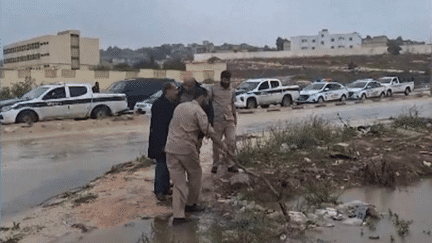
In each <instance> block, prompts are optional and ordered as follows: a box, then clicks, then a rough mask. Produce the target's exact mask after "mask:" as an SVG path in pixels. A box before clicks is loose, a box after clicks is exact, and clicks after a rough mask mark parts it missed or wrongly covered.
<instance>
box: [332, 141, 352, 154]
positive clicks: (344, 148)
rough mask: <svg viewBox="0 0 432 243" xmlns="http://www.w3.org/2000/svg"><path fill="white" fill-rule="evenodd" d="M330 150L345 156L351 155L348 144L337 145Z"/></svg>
mask: <svg viewBox="0 0 432 243" xmlns="http://www.w3.org/2000/svg"><path fill="white" fill-rule="evenodd" d="M330 149H331V150H333V151H337V152H339V153H343V154H350V152H351V150H350V145H349V144H348V143H337V144H333V145H331V146H330Z"/></svg>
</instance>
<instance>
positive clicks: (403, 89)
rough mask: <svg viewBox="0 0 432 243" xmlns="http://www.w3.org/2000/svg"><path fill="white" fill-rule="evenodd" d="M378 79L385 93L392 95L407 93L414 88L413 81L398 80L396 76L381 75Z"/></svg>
mask: <svg viewBox="0 0 432 243" xmlns="http://www.w3.org/2000/svg"><path fill="white" fill-rule="evenodd" d="M378 81H380V83H381V84H382V85H384V86H385V87H386V95H387V96H388V97H389V96H392V94H394V93H404V94H405V95H409V94H410V93H411V91H413V89H414V82H403V83H402V82H400V81H399V78H398V77H382V78H380V79H379V80H378Z"/></svg>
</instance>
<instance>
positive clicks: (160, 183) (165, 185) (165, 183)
mask: <svg viewBox="0 0 432 243" xmlns="http://www.w3.org/2000/svg"><path fill="white" fill-rule="evenodd" d="M169 188H170V175H169V171H168V167H167V163H166V153H162V154H161V155H160V156H158V158H156V169H155V180H154V193H155V194H161V195H167V194H168V190H169Z"/></svg>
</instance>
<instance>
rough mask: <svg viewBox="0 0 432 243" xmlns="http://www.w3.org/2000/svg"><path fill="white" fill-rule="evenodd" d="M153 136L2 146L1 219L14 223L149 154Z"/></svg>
mask: <svg viewBox="0 0 432 243" xmlns="http://www.w3.org/2000/svg"><path fill="white" fill-rule="evenodd" d="M146 150H147V136H144V135H143V134H141V133H135V134H133V135H128V134H118V135H108V136H95V135H92V136H86V135H74V136H62V137H56V138H45V139H27V140H21V141H10V142H3V143H2V168H1V169H2V188H1V189H2V197H1V203H2V207H1V215H2V218H6V219H7V218H8V217H10V216H12V215H14V214H16V213H18V212H20V211H22V210H26V209H28V208H30V207H31V206H34V205H36V204H38V203H40V202H42V201H43V200H45V199H47V198H50V197H52V196H55V195H57V194H59V193H62V192H64V191H66V190H69V189H72V188H76V187H79V186H82V185H84V184H86V183H87V182H89V181H91V180H92V179H94V178H96V177H97V176H100V175H101V174H103V173H104V172H106V171H108V170H109V169H110V168H111V166H113V165H115V164H119V163H123V162H127V161H130V160H133V159H135V158H137V157H138V156H140V155H141V154H146Z"/></svg>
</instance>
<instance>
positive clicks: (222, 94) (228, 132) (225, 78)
mask: <svg viewBox="0 0 432 243" xmlns="http://www.w3.org/2000/svg"><path fill="white" fill-rule="evenodd" d="M230 84H231V73H230V72H229V71H227V70H225V71H223V72H222V73H221V81H220V83H219V84H216V85H213V86H212V87H211V89H210V94H211V100H212V103H213V110H214V126H213V128H214V130H215V132H216V136H217V137H218V139H222V137H225V138H224V141H225V143H226V145H227V147H228V150H229V151H228V152H229V153H230V154H235V148H236V132H235V128H236V125H237V113H236V107H235V105H234V102H235V93H234V91H233V90H232V89H231V88H230ZM221 162H224V163H226V165H227V167H228V172H234V173H236V172H238V168H237V165H236V164H235V163H234V161H233V160H232V159H231V158H225V159H224V161H221V157H220V148H219V147H218V146H217V145H216V144H213V166H212V170H211V172H212V173H214V174H215V173H217V169H218V166H219V165H221V164H222V163H221Z"/></svg>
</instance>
